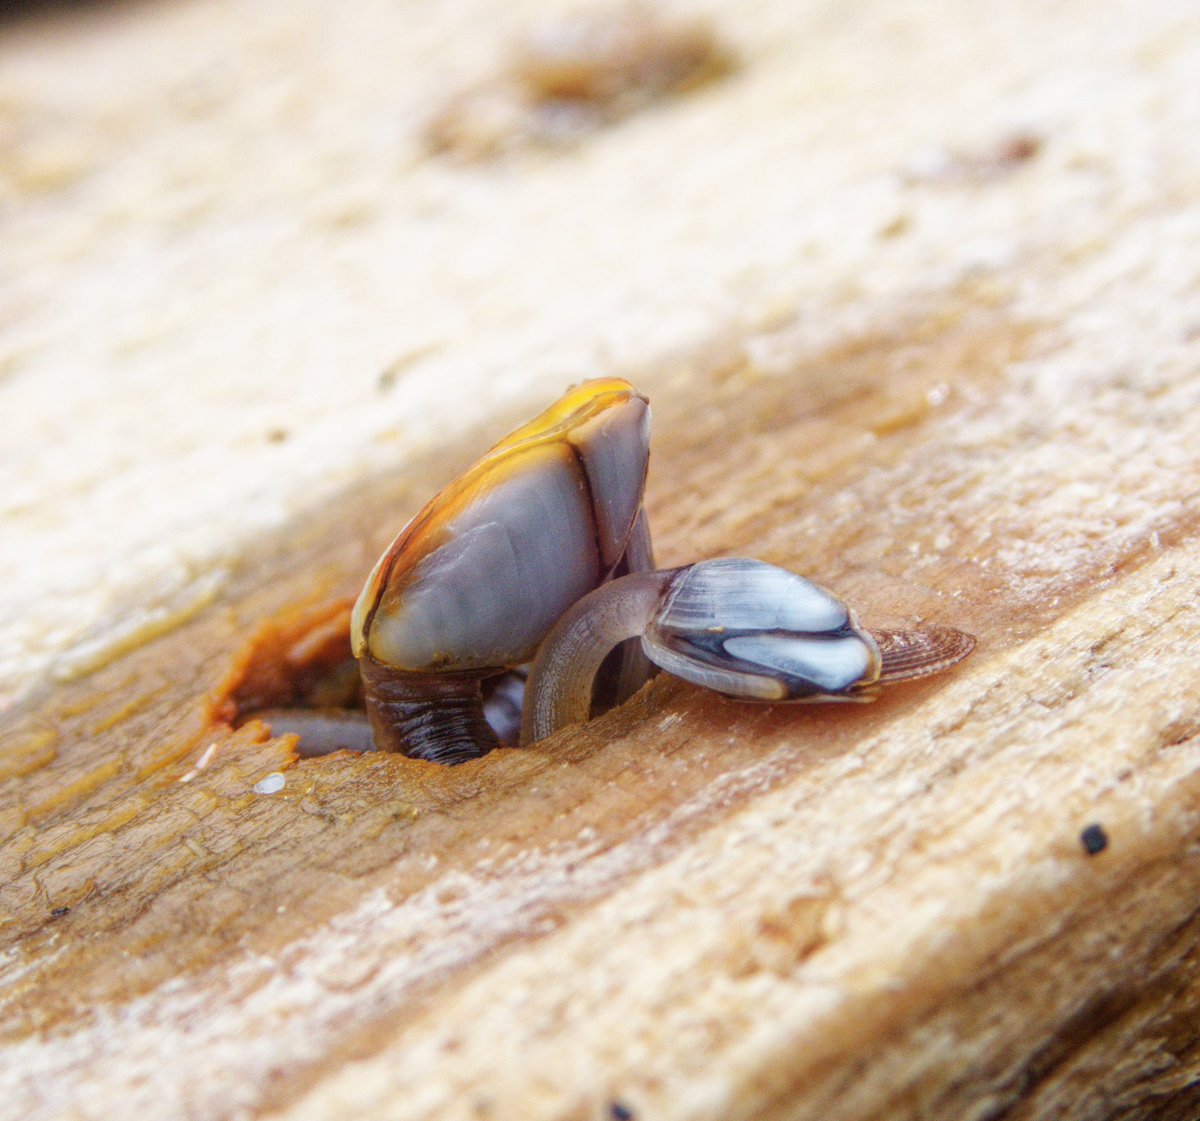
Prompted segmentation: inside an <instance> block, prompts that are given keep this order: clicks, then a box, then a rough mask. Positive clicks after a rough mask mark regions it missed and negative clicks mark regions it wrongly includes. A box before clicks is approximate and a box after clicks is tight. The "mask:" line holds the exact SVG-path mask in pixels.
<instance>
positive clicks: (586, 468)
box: [351, 378, 649, 672]
mask: <svg viewBox="0 0 1200 1121" xmlns="http://www.w3.org/2000/svg"><path fill="white" fill-rule="evenodd" d="M648 457H649V408H648V406H647V403H646V400H645V398H643V397H642V396H641V395H639V394H638V393H637V391H636V390H635V389H634V388H633V386H632V385H630V384H629V383H628V382H626V381H623V380H622V379H620V378H605V379H599V380H596V381H589V382H584V383H583V384H582V385H580V386H578V387H577V388H575V389H573V390H571V391H570V392H569V393H567V394H566V395H565V396H564V397H563V398H562V399H561V400H559V401H558V402H556V403H555V404H554V405H552V406H551V407H550V408H549V409H547V410H546V411H545V412H544V413H542V414H541V415H540V416H538V417H536V418H535V419H534V420H532V421H530V422H529V423H528V424H525V425H523V426H522V427H521V428H518V429H517V430H516V431H515V432H513V433H511V434H510V435H509V436H507V437H506V438H505V439H504V440H502V441H501V442H500V443H498V444H497V445H496V446H495V447H494V448H492V449H491V451H489V452H488V453H487V454H486V455H484V456H483V457H482V458H481V459H480V460H479V461H478V462H476V463H475V464H474V465H473V466H472V467H470V468H469V469H468V470H467V471H466V472H464V473H463V474H462V475H461V476H460V477H459V478H458V479H456V480H455V481H454V482H453V483H451V484H450V485H449V486H448V487H446V488H445V489H444V490H443V491H441V493H439V494H438V495H437V496H436V497H435V498H434V499H433V500H432V501H431V502H430V503H429V504H428V505H426V506H425V508H424V509H423V510H421V512H420V513H418V514H417V516H416V517H415V518H413V520H412V521H411V522H409V524H408V525H407V526H406V527H405V528H404V529H403V530H401V532H400V534H399V536H398V537H397V538H396V539H395V541H393V542H392V544H391V545H390V546H389V547H388V549H387V551H386V552H385V553H384V554H383V556H382V557H381V558H380V559H379V562H378V563H377V564H376V565H375V568H374V570H373V571H372V573H371V575H370V577H369V578H368V579H367V582H366V585H365V587H364V588H363V591H362V594H361V595H360V596H359V598H358V602H357V603H356V604H355V606H354V614H353V617H352V621H351V637H352V639H353V644H354V653H355V655H356V656H358V657H362V656H363V655H364V654H369V655H370V657H371V658H373V659H374V660H376V661H378V662H381V663H383V664H385V665H387V666H391V667H393V668H395V669H400V670H410V671H414V672H457V671H464V672H465V671H484V672H486V671H488V670H492V669H500V668H503V667H506V666H512V665H516V664H518V663H520V662H524V661H527V660H528V659H529V658H531V657H532V656H533V654H534V652H535V651H536V649H537V647H538V644H539V643H540V642H541V640H542V638H543V637H544V635H545V634H546V632H547V631H548V630H549V629H550V627H551V626H552V625H553V624H554V622H555V620H556V619H558V617H559V616H560V615H562V613H563V612H564V611H565V610H566V609H567V608H568V607H569V606H570V605H571V604H572V603H574V602H575V601H576V600H577V599H579V598H580V597H581V596H583V595H585V594H586V593H587V592H588V591H590V590H591V589H592V588H594V587H596V585H598V584H599V583H600V582H601V581H603V580H604V579H605V578H606V577H607V576H608V574H609V573H610V572H611V571H612V569H613V568H614V566H615V565H616V564H617V562H618V561H619V560H620V559H621V557H622V555H623V554H624V552H625V549H626V546H627V544H628V543H629V540H630V535H631V532H632V529H633V526H634V522H635V521H636V519H637V517H638V514H639V512H640V510H641V504H642V492H643V489H644V486H645V478H646V465H647V461H648Z"/></svg>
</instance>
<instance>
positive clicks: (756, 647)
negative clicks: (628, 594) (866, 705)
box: [642, 558, 880, 701]
mask: <svg viewBox="0 0 1200 1121" xmlns="http://www.w3.org/2000/svg"><path fill="white" fill-rule="evenodd" d="M642 647H643V649H644V650H645V652H646V656H647V657H648V658H650V660H651V661H653V662H654V663H656V664H657V665H659V666H661V667H662V668H663V669H665V670H667V671H668V672H669V673H672V674H674V675H675V676H677V677H682V678H684V680H687V681H691V682H692V683H694V684H696V685H702V686H704V687H705V688H708V689H713V690H715V691H716V692H719V693H723V694H725V695H726V696H731V697H739V698H743V699H749V700H759V701H801V700H828V699H845V700H858V699H864V700H865V699H868V698H869V697H870V696H871V695H873V689H872V686H873V685H874V684H875V682H876V681H877V680H878V678H879V673H880V654H879V649H878V647H877V646H876V644H875V641H874V639H872V637H871V636H870V635H869V634H868V633H867V632H865V631H863V630H861V629H860V628H859V627H858V626H856V625H855V622H854V620H853V618H852V616H851V614H850V611H849V609H848V608H847V607H846V605H845V604H844V603H842V602H841V600H839V599H837V598H836V597H835V596H833V595H831V594H830V593H829V592H827V591H826V590H825V589H824V588H821V587H820V586H818V585H817V584H814V583H812V581H810V580H806V579H804V577H802V576H797V575H796V574H795V573H792V572H788V571H786V570H785V569H781V568H776V567H775V566H774V565H770V564H766V563H765V562H763V561H755V560H747V559H742V558H736V559H730V560H713V561H704V562H702V563H700V564H695V565H692V566H690V567H688V568H685V569H681V570H680V572H679V576H678V578H677V579H676V580H675V581H673V582H672V585H671V588H670V590H669V591H668V593H667V594H666V595H665V596H664V598H663V602H662V604H661V606H660V608H659V610H658V611H657V612H656V614H655V616H654V619H653V620H652V622H651V624H650V626H648V627H647V628H646V631H645V633H644V634H643V636H642Z"/></svg>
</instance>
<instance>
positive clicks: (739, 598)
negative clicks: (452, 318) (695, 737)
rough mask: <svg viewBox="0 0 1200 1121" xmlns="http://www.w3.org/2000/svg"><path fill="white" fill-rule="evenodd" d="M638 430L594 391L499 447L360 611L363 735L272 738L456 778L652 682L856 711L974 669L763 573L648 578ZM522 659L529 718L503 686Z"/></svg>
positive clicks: (394, 552) (516, 693)
mask: <svg viewBox="0 0 1200 1121" xmlns="http://www.w3.org/2000/svg"><path fill="white" fill-rule="evenodd" d="M649 422H650V413H649V408H648V406H647V403H646V399H645V398H644V397H642V396H641V395H640V394H639V393H638V392H637V391H636V390H635V389H634V388H633V386H631V385H630V384H629V383H628V382H626V381H623V380H621V379H619V378H607V379H600V380H596V381H589V382H585V383H584V384H583V385H581V386H579V387H578V388H576V389H573V390H571V391H570V392H568V393H567V394H566V396H564V397H563V398H562V399H561V400H560V401H558V402H557V403H556V404H554V405H552V406H551V407H550V408H549V409H547V410H546V411H545V412H544V413H542V414H541V415H540V416H538V417H536V418H535V419H534V420H532V421H530V422H529V423H528V424H526V425H524V426H523V427H521V428H518V429H517V430H516V431H515V432H513V433H511V434H510V435H509V436H507V437H506V438H505V439H504V440H502V441H501V442H500V443H499V444H497V445H496V446H495V447H494V448H492V450H491V451H489V452H488V453H487V454H486V455H484V456H483V458H482V459H480V460H479V461H478V462H477V463H475V464H474V465H473V466H472V467H470V468H469V469H468V470H467V471H466V472H465V473H464V474H463V475H461V476H460V477H459V478H458V479H456V480H455V481H454V482H453V483H451V484H450V485H449V486H448V487H446V488H445V489H444V490H443V491H441V493H439V494H438V495H437V496H436V497H435V498H434V499H433V500H432V501H431V502H430V503H429V504H428V505H426V506H425V508H424V509H423V510H421V512H420V513H418V514H417V516H416V517H415V518H413V519H412V521H411V522H409V523H408V525H407V526H406V527H405V528H404V529H403V530H401V532H400V535H399V536H398V537H397V538H396V539H395V541H393V542H392V544H391V545H390V546H389V547H388V549H387V550H386V551H385V552H384V554H383V556H382V557H381V558H380V559H379V562H378V563H377V564H376V565H375V568H374V570H373V571H372V572H371V575H370V576H369V577H368V579H367V582H366V585H365V587H364V588H363V590H362V593H361V594H360V595H359V597H358V601H357V603H356V604H355V607H354V612H353V615H352V619H351V639H352V644H353V650H354V655H355V657H356V658H357V659H358V664H359V669H360V673H361V677H362V683H363V693H364V698H365V702H366V709H367V718H368V720H369V722H370V733H369V735H368V734H367V733H366V729H364V728H362V727H361V718H360V719H359V722H358V726H357V731H354V730H351V724H352V723H353V722H352V721H348V720H347V719H346V718H339V719H331V718H328V717H323V716H321V715H320V714H317V713H309V714H305V713H302V712H294V713H291V714H288V715H286V716H285V715H284V714H282V713H276V714H273V715H272V717H271V719H270V721H269V722H270V723H271V725H272V728H273V730H274V731H275V732H276V733H279V732H283V731H288V730H290V731H296V732H298V733H299V735H300V750H301V753H302V754H307V755H315V754H322V753H324V752H325V751H329V750H333V749H335V748H337V747H341V746H347V747H358V748H359V749H366V750H369V749H370V748H371V747H375V748H378V749H380V750H384V751H398V752H402V753H403V754H405V755H409V756H413V757H415V758H420V759H427V760H431V761H435V762H441V763H459V762H463V761H464V760H467V759H473V758H476V757H478V756H480V755H483V754H485V753H486V752H488V751H489V750H491V749H492V748H493V747H496V746H497V745H498V744H499V743H501V742H512V741H513V740H515V739H516V738H517V737H516V729H515V727H513V726H512V725H514V724H515V719H514V716H515V714H516V713H517V712H518V711H519V712H520V732H519V741H520V743H521V744H522V745H526V744H529V743H533V742H535V741H536V740H540V739H542V738H544V737H546V736H548V735H550V734H551V733H553V732H555V731H556V730H557V729H559V728H561V727H563V726H565V725H567V724H571V723H575V722H578V721H583V720H587V719H588V718H589V717H590V716H591V715H594V714H595V713H596V712H598V711H601V710H603V709H604V708H606V707H612V706H613V705H615V704H620V703H621V702H622V701H624V700H625V699H627V698H628V697H629V696H631V695H632V694H633V693H634V692H636V691H637V690H638V689H639V688H640V687H641V686H642V685H643V684H644V683H645V682H646V680H647V679H648V678H649V676H650V675H651V673H653V672H654V670H653V667H655V666H656V667H658V668H661V669H664V670H666V671H667V672H668V673H671V674H674V675H675V676H677V677H682V678H684V679H685V680H687V681H690V682H693V683H694V684H697V685H701V686H704V687H705V688H708V689H712V690H715V691H716V692H718V693H721V694H723V695H725V696H728V697H736V698H741V699H748V700H757V701H812V700H858V701H862V700H870V699H872V698H873V697H874V696H875V695H876V693H877V692H878V690H879V687H880V686H881V685H883V684H885V683H888V682H893V681H901V680H906V679H909V678H914V677H922V676H925V675H927V674H931V673H936V672H938V671H940V670H942V669H945V668H946V667H948V666H950V665H953V664H954V663H955V662H957V661H959V660H961V659H962V658H964V657H966V655H967V654H969V653H970V651H971V649H972V648H973V647H974V645H975V640H974V639H973V638H972V637H971V636H970V635H967V634H965V633H963V632H962V631H957V630H953V629H951V628H948V627H932V626H931V627H925V628H922V629H919V630H912V631H905V632H895V631H868V630H864V629H862V628H861V627H859V626H858V625H857V624H856V622H855V620H854V617H853V615H852V614H851V612H850V611H849V609H848V608H847V607H846V605H845V604H843V603H842V602H841V601H840V600H838V599H836V598H835V597H834V596H832V595H831V594H830V593H829V592H827V591H825V590H824V589H823V588H820V587H818V586H817V585H815V584H813V583H811V582H809V581H808V580H805V579H804V578H803V577H801V576H797V575H795V574H794V573H791V572H788V571H786V570H784V569H781V568H776V567H774V566H773V565H769V564H765V563H763V562H762V561H756V560H746V559H741V558H737V559H726V560H710V561H701V562H700V563H698V564H691V565H685V566H684V567H682V568H673V569H666V570H661V571H658V570H655V568H654V558H653V550H652V548H651V543H650V533H649V529H648V527H647V523H646V515H645V512H644V511H643V509H642V494H643V490H644V487H645V480H646V467H647V462H648V459H649ZM528 663H532V665H531V666H530V668H529V670H528V681H527V682H526V683H525V687H524V698H523V703H522V701H521V690H520V681H521V678H520V676H511V675H512V674H514V673H516V674H518V675H519V674H520V673H521V670H520V667H523V666H525V665H527V664H528ZM501 675H510V676H507V677H504V676H501ZM497 683H499V687H498V688H497V687H496V685H497ZM484 684H486V685H488V687H489V701H488V702H487V705H486V707H485V702H484V692H483V685H484ZM506 712H507V714H508V715H507V716H506ZM506 725H507V727H506ZM497 729H498V730H497Z"/></svg>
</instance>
